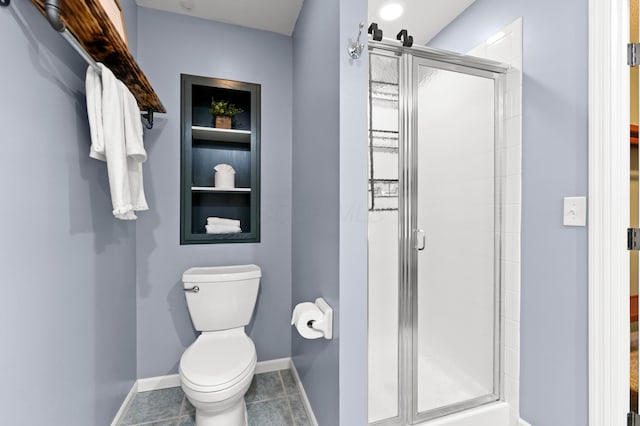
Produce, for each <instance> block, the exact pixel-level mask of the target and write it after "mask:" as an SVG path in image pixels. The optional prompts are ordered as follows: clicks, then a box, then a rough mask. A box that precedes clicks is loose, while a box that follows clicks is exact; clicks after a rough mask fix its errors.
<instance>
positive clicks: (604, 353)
mask: <svg viewBox="0 0 640 426" xmlns="http://www.w3.org/2000/svg"><path fill="white" fill-rule="evenodd" d="M628 40H629V0H589V284H588V286H589V425H590V426H606V425H624V424H626V413H627V412H628V411H629V403H628V401H629V379H628V378H629V369H630V366H629V329H630V327H629V254H628V252H627V250H626V232H625V230H626V228H627V227H628V226H629V145H628V142H626V143H625V142H624V141H628V139H629V67H628V66H627V64H626V62H627V59H626V44H627V43H628Z"/></svg>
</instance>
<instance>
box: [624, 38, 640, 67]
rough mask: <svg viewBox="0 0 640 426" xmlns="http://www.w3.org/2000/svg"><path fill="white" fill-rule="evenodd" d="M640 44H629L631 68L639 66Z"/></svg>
mask: <svg viewBox="0 0 640 426" xmlns="http://www.w3.org/2000/svg"><path fill="white" fill-rule="evenodd" d="M639 47H640V43H629V44H627V65H629V66H630V67H637V66H638V48H639Z"/></svg>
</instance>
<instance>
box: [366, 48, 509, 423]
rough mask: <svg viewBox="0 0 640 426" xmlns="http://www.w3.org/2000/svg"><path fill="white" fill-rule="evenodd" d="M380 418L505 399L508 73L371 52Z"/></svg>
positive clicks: (373, 375)
mask: <svg viewBox="0 0 640 426" xmlns="http://www.w3.org/2000/svg"><path fill="white" fill-rule="evenodd" d="M369 60H370V61H369V67H370V68H369V69H370V71H369V422H370V424H380V425H387V424H388V425H405V424H415V423H419V422H424V421H428V420H432V419H436V418H440V417H443V416H446V415H448V414H451V413H455V412H459V411H463V410H467V409H469V408H472V407H477V406H480V405H483V404H487V403H490V402H493V401H497V400H499V399H500V377H501V375H500V371H501V357H500V342H501V300H502V296H501V294H502V293H501V285H500V282H501V274H500V253H501V246H502V243H501V241H502V233H501V209H500V200H501V189H500V187H501V185H500V182H501V180H500V179H499V176H501V173H500V169H501V167H503V157H504V149H503V148H502V146H503V142H504V141H503V138H504V137H503V124H502V123H503V106H504V102H505V101H504V93H505V84H506V77H505V76H506V74H505V73H506V71H507V67H506V66H504V65H502V64H499V63H496V62H492V61H489V60H484V59H479V58H474V57H470V56H464V55H457V54H453V53H449V52H442V51H438V50H434V49H429V48H406V47H402V46H400V45H399V44H397V43H385V42H383V43H377V42H370V43H369Z"/></svg>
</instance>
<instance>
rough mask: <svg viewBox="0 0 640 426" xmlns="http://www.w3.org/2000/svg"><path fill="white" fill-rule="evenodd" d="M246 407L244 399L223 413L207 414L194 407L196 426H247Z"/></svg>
mask: <svg viewBox="0 0 640 426" xmlns="http://www.w3.org/2000/svg"><path fill="white" fill-rule="evenodd" d="M247 425H248V418H247V405H246V404H245V402H244V398H240V400H239V401H238V403H237V404H234V406H233V407H230V408H229V409H227V410H225V411H222V412H221V411H217V412H215V413H207V412H205V411H203V410H200V409H198V408H197V407H196V426H247Z"/></svg>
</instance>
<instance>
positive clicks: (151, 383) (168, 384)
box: [138, 374, 180, 392]
mask: <svg viewBox="0 0 640 426" xmlns="http://www.w3.org/2000/svg"><path fill="white" fill-rule="evenodd" d="M178 386H180V375H178V374H169V375H168V376H157V377H147V378H146V379H138V392H149V391H154V390H160V389H167V388H177V387H178Z"/></svg>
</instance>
